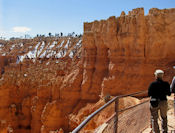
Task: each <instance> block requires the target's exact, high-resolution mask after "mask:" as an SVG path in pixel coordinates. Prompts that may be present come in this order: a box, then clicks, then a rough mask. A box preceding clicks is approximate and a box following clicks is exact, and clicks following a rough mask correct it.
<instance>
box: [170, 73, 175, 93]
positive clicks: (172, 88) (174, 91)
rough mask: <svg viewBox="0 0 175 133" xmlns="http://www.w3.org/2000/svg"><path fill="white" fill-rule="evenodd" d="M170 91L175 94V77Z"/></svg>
mask: <svg viewBox="0 0 175 133" xmlns="http://www.w3.org/2000/svg"><path fill="white" fill-rule="evenodd" d="M170 89H171V92H172V93H175V76H174V78H173V80H172V82H171V85H170Z"/></svg>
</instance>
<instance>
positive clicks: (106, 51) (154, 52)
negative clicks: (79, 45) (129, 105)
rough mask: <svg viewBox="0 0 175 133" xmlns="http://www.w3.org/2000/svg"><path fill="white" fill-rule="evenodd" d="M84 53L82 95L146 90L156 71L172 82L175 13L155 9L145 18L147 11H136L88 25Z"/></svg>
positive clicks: (140, 9)
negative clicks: (163, 73) (160, 71)
mask: <svg viewBox="0 0 175 133" xmlns="http://www.w3.org/2000/svg"><path fill="white" fill-rule="evenodd" d="M83 49H84V55H83V57H84V58H83V59H84V74H83V75H84V77H83V81H84V82H83V84H82V91H83V93H86V92H89V93H92V94H94V95H95V94H96V96H98V95H99V94H100V92H101V89H102V95H107V94H110V95H119V94H126V93H132V92H136V91H141V90H146V89H147V87H148V85H149V83H150V82H151V81H152V80H154V75H153V73H154V71H155V69H163V70H164V71H165V80H168V81H170V80H171V78H172V76H173V74H175V70H173V65H175V59H174V57H175V9H164V10H159V9H156V8H153V9H150V10H149V14H148V15H146V16H144V9H143V8H137V9H134V10H132V11H130V12H129V13H128V15H126V14H125V12H122V13H121V16H120V17H117V18H116V17H110V18H109V19H107V20H101V21H94V22H91V23H85V24H84V35H83ZM87 90H88V91H87ZM90 95H91V94H90ZM90 95H89V96H90ZM87 97H88V96H87ZM91 97H92V96H91Z"/></svg>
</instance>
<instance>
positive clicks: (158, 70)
mask: <svg viewBox="0 0 175 133" xmlns="http://www.w3.org/2000/svg"><path fill="white" fill-rule="evenodd" d="M154 74H155V76H156V77H157V78H162V77H163V74H164V71H162V70H160V69H157V70H156V71H155V72H154Z"/></svg>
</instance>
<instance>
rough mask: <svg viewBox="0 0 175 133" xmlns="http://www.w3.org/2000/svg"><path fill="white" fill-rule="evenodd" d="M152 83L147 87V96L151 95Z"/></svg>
mask: <svg viewBox="0 0 175 133" xmlns="http://www.w3.org/2000/svg"><path fill="white" fill-rule="evenodd" d="M152 86H153V85H152V83H151V84H150V85H149V87H148V96H149V97H150V96H152Z"/></svg>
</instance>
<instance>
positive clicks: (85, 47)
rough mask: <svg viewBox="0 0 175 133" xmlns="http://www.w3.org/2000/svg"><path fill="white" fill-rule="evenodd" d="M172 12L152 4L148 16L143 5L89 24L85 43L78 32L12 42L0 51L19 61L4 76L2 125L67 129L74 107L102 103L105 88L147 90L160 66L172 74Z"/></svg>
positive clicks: (20, 132)
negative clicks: (74, 36)
mask: <svg viewBox="0 0 175 133" xmlns="http://www.w3.org/2000/svg"><path fill="white" fill-rule="evenodd" d="M174 18H175V9H164V10H159V9H151V10H150V11H149V14H148V15H147V16H144V10H143V9H142V8H138V9H134V10H133V11H131V12H129V14H128V15H126V14H125V13H124V12H122V14H121V16H120V17H117V18H116V17H110V18H109V19H107V20H101V21H94V22H92V23H85V24H84V35H83V40H82V43H81V44H82V45H80V42H81V40H80V38H76V39H73V38H71V39H70V38H69V39H68V38H66V39H64V38H59V39H57V40H53V39H51V38H35V39H32V40H19V41H16V42H13V41H10V42H7V43H6V45H4V47H2V48H1V49H0V53H1V54H4V53H5V54H6V56H13V57H17V55H18V61H20V63H19V62H17V64H10V65H9V64H8V65H7V66H5V73H4V74H3V76H2V78H1V79H0V103H1V104H0V131H6V130H10V131H13V132H15V133H28V132H32V133H39V132H42V133H48V132H49V131H53V132H57V131H58V130H60V131H62V129H63V130H64V131H65V132H68V131H71V130H72V129H73V128H74V125H71V124H70V120H69V117H68V116H69V114H71V113H74V115H76V113H77V112H78V111H79V109H80V108H82V107H83V106H85V105H86V104H87V103H90V102H93V103H95V102H97V101H98V100H99V95H102V96H105V95H107V94H110V95H119V94H126V93H131V92H135V91H140V90H146V89H147V87H148V85H149V83H150V82H151V81H152V80H153V79H154V75H153V72H154V70H155V69H157V68H160V69H163V70H164V71H165V79H166V80H168V81H170V80H171V78H172V76H173V75H174V74H175V71H174V70H173V68H172V66H174V65H175V59H174V56H175V44H174V42H175V19H174ZM21 41H22V42H21ZM32 53H35V54H34V55H32V56H31V54H32ZM80 53H82V54H80ZM24 55H25V56H24ZM72 55H74V57H73V58H72ZM80 55H81V56H80ZM24 57H25V58H24ZM89 112H90V111H89ZM80 114H81V113H80ZM86 115H88V113H87V114H86ZM82 116H83V115H82ZM77 119H78V118H77ZM82 119H83V118H81V120H82ZM76 124H77V123H75V125H76ZM61 128H62V129H61Z"/></svg>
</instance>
